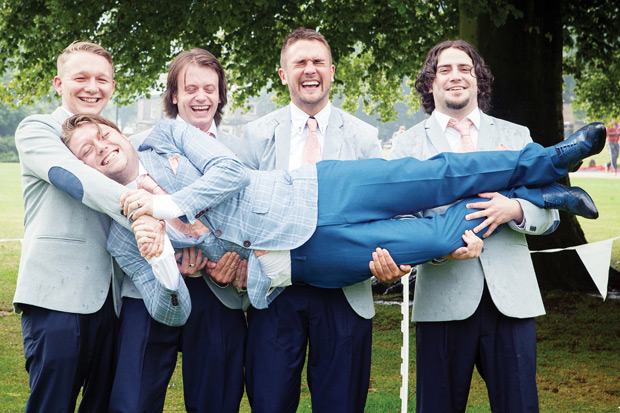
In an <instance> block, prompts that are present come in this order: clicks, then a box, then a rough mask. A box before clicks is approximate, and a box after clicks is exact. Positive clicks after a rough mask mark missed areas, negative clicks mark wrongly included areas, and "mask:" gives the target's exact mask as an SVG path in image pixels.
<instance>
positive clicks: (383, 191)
mask: <svg viewBox="0 0 620 413" xmlns="http://www.w3.org/2000/svg"><path fill="white" fill-rule="evenodd" d="M566 173H567V171H566V168H564V167H563V166H562V165H561V164H560V162H559V159H558V157H557V154H556V151H555V148H544V147H542V146H540V145H538V144H529V145H527V146H526V147H525V149H524V150H523V151H495V152H474V153H468V154H459V153H442V154H439V155H437V156H435V157H433V158H430V159H429V160H427V161H424V162H422V161H418V160H416V159H413V158H403V159H399V160H393V161H385V160H382V159H367V160H358V161H322V162H319V163H318V164H317V177H318V187H319V197H318V198H319V201H318V203H319V205H318V222H317V229H316V231H315V232H314V234H313V235H312V237H311V238H310V239H309V240H308V241H307V242H306V243H305V244H303V245H301V246H300V247H298V248H296V249H294V250H293V251H291V265H292V274H293V281H297V282H305V283H308V284H310V285H314V286H318V287H324V288H338V287H343V286H346V285H351V284H354V283H357V282H360V281H363V280H365V279H366V278H368V277H369V276H370V273H369V270H368V262H369V261H370V260H371V255H370V254H371V253H372V251H374V250H375V248H376V247H378V246H380V247H383V248H386V249H388V250H389V251H390V253H391V255H392V256H393V257H394V260H395V261H396V263H397V264H419V263H422V262H427V261H430V260H431V259H433V258H437V257H443V256H444V255H446V254H448V253H450V252H451V251H454V250H455V249H457V248H458V247H461V246H463V245H464V244H463V241H462V239H461V236H462V235H463V233H464V232H465V230H467V229H470V230H471V229H473V228H474V227H475V226H477V225H478V224H479V223H481V222H482V219H478V220H471V221H466V220H465V219H464V217H465V215H466V214H468V213H471V212H474V211H473V210H469V209H467V207H466V204H467V203H468V202H478V201H485V200H484V199H480V198H477V199H476V198H472V199H468V200H466V201H462V202H460V203H457V204H455V205H453V206H452V207H451V208H449V209H448V210H447V212H446V213H445V214H443V215H434V216H431V217H425V218H420V219H392V218H393V217H394V216H398V215H405V214H413V213H416V212H419V211H423V210H426V209H430V208H433V207H437V206H440V205H445V204H449V203H452V202H454V201H456V200H458V199H462V198H466V197H469V196H475V195H476V194H478V193H480V192H489V191H501V190H506V191H504V192H503V193H504V194H506V195H507V196H518V197H520V198H523V199H526V200H528V201H530V202H532V203H534V204H535V205H537V206H540V207H543V206H544V202H543V198H542V192H541V190H540V188H539V187H536V186H540V185H544V184H547V183H551V182H553V181H555V180H556V179H559V178H560V177H562V176H564V175H565V174H566ZM524 185H532V186H534V187H525V186H524ZM515 187H519V188H518V189H517V190H516V193H514V192H515V190H511V189H510V188H515ZM336 246H337V248H336ZM324 273H327V274H330V278H329V279H325V278H324V277H322V274H324Z"/></svg>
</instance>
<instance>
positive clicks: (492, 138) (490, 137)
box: [476, 112, 500, 151]
mask: <svg viewBox="0 0 620 413" xmlns="http://www.w3.org/2000/svg"><path fill="white" fill-rule="evenodd" d="M499 144H500V141H499V137H498V136H497V134H496V128H495V122H494V121H493V118H492V117H490V116H488V115H486V114H484V113H482V112H480V130H479V131H478V145H477V146H476V149H477V150H479V151H494V150H497V148H498V146H499Z"/></svg>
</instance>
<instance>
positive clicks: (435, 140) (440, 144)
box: [424, 116, 452, 153]
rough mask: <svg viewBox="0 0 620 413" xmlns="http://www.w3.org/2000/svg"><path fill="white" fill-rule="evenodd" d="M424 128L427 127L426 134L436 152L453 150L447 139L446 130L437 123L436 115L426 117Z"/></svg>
mask: <svg viewBox="0 0 620 413" xmlns="http://www.w3.org/2000/svg"><path fill="white" fill-rule="evenodd" d="M424 128H425V129H426V136H428V140H429V141H430V143H431V145H432V146H433V147H434V148H435V151H436V153H441V152H452V148H451V147H450V144H449V143H448V140H447V139H446V135H445V133H444V131H442V130H441V127H440V126H439V123H437V120H436V119H435V117H434V116H431V117H430V118H428V119H426V122H425V123H424Z"/></svg>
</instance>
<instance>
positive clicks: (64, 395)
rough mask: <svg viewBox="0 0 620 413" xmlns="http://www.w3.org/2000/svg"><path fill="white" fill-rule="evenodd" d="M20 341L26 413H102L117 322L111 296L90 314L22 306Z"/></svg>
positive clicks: (111, 369)
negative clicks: (26, 376)
mask: <svg viewBox="0 0 620 413" xmlns="http://www.w3.org/2000/svg"><path fill="white" fill-rule="evenodd" d="M21 321H22V335H23V339H24V355H25V357H26V370H27V371H28V374H29V382H30V397H29V398H28V402H27V404H26V411H27V412H62V413H65V412H73V411H75V404H76V400H77V397H78V394H79V392H80V388H82V400H81V402H80V407H79V409H78V411H80V412H107V411H108V400H109V398H110V391H111V388H112V378H113V376H114V370H113V355H112V354H113V348H114V339H115V335H116V327H117V322H118V320H117V318H116V314H115V313H114V307H113V304H112V298H111V295H109V296H108V298H107V299H106V301H105V303H104V305H103V307H102V308H101V309H100V310H99V311H97V312H95V313H93V314H75V313H65V312H61V311H54V310H48V309H46V308H41V307H35V306H25V307H24V312H23V314H22V319H21Z"/></svg>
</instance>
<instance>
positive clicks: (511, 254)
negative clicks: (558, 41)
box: [390, 40, 559, 412]
mask: <svg viewBox="0 0 620 413" xmlns="http://www.w3.org/2000/svg"><path fill="white" fill-rule="evenodd" d="M492 81H493V76H492V75H491V72H490V71H489V69H488V68H487V67H486V65H485V63H484V60H483V59H482V57H481V56H480V55H479V54H478V53H477V52H476V50H474V48H473V47H472V46H471V45H470V44H468V43H466V42H464V41H462V40H457V41H446V42H443V43H440V44H438V45H436V46H435V47H433V48H432V49H431V50H430V51H429V53H428V55H427V58H426V61H425V62H424V65H423V66H422V69H421V70H420V72H419V74H418V76H417V78H416V82H415V85H416V88H417V90H418V92H419V93H420V95H421V97H422V106H423V108H424V110H425V112H426V113H428V114H430V115H431V116H430V118H428V119H427V120H425V121H423V122H421V123H419V124H418V125H416V126H414V127H413V128H411V129H410V130H408V131H407V132H405V133H403V134H402V135H399V136H398V137H397V138H395V139H394V146H393V148H392V152H391V154H390V158H392V159H396V158H402V157H406V156H413V157H416V158H419V159H426V158H429V157H431V156H433V155H436V154H437V153H440V152H448V151H453V152H468V151H476V150H478V151H489V150H502V149H508V150H518V149H521V148H523V147H524V146H525V145H526V144H527V143H529V142H531V138H530V135H529V131H528V129H527V128H525V127H523V126H519V125H515V124H513V123H510V122H507V121H504V120H501V119H496V118H493V117H491V116H488V115H487V114H486V113H485V111H487V110H489V108H490V100H491V87H490V85H491V82H492ZM482 196H483V197H484V198H489V199H490V201H489V202H488V203H487V204H486V206H484V207H483V206H482V205H478V206H474V207H482V208H483V209H482V210H481V211H479V212H475V213H473V214H470V216H471V217H486V220H485V222H486V223H487V224H489V229H488V230H486V231H485V233H484V236H487V235H489V234H490V233H491V232H492V231H493V230H494V229H495V228H496V227H497V225H499V224H502V223H509V224H508V226H505V229H504V230H503V231H501V232H500V233H499V234H496V235H495V236H494V237H492V238H489V239H488V240H486V241H485V245H484V253H483V254H482V255H481V256H480V258H478V259H472V260H467V261H460V262H457V261H450V260H448V261H446V262H440V263H439V262H436V263H429V264H423V265H421V266H419V267H418V277H417V280H416V288H415V296H414V307H413V316H412V319H413V321H414V322H416V344H417V353H416V359H417V391H416V398H417V410H418V411H430V412H436V411H443V412H446V411H449V412H457V411H465V407H466V405H467V398H468V393H469V386H470V382H471V376H472V371H473V367H474V365H475V366H476V367H477V369H478V371H479V372H480V375H481V376H482V377H483V379H484V380H485V381H486V384H487V389H488V393H489V399H490V404H491V410H493V411H505V412H512V411H514V412H522V411H537V410H538V395H537V390H536V332H535V325H534V318H533V317H536V316H539V315H542V314H544V312H545V311H544V307H543V302H542V299H541V295H540V291H539V289H538V284H537V281H536V274H535V272H534V267H533V265H532V260H531V258H530V253H529V250H528V247H527V242H526V240H525V234H530V235H541V234H545V233H548V232H550V231H552V230H553V229H554V228H555V227H556V226H557V224H558V222H559V218H558V215H557V211H555V210H543V209H540V208H538V207H535V206H534V205H533V204H531V203H529V202H527V201H525V200H521V199H508V198H506V197H504V196H502V195H500V194H497V193H487V194H482ZM443 210H445V207H440V208H435V209H433V210H430V211H426V212H425V214H427V213H428V214H434V213H440V212H441V211H443ZM478 230H480V228H479V229H478Z"/></svg>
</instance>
